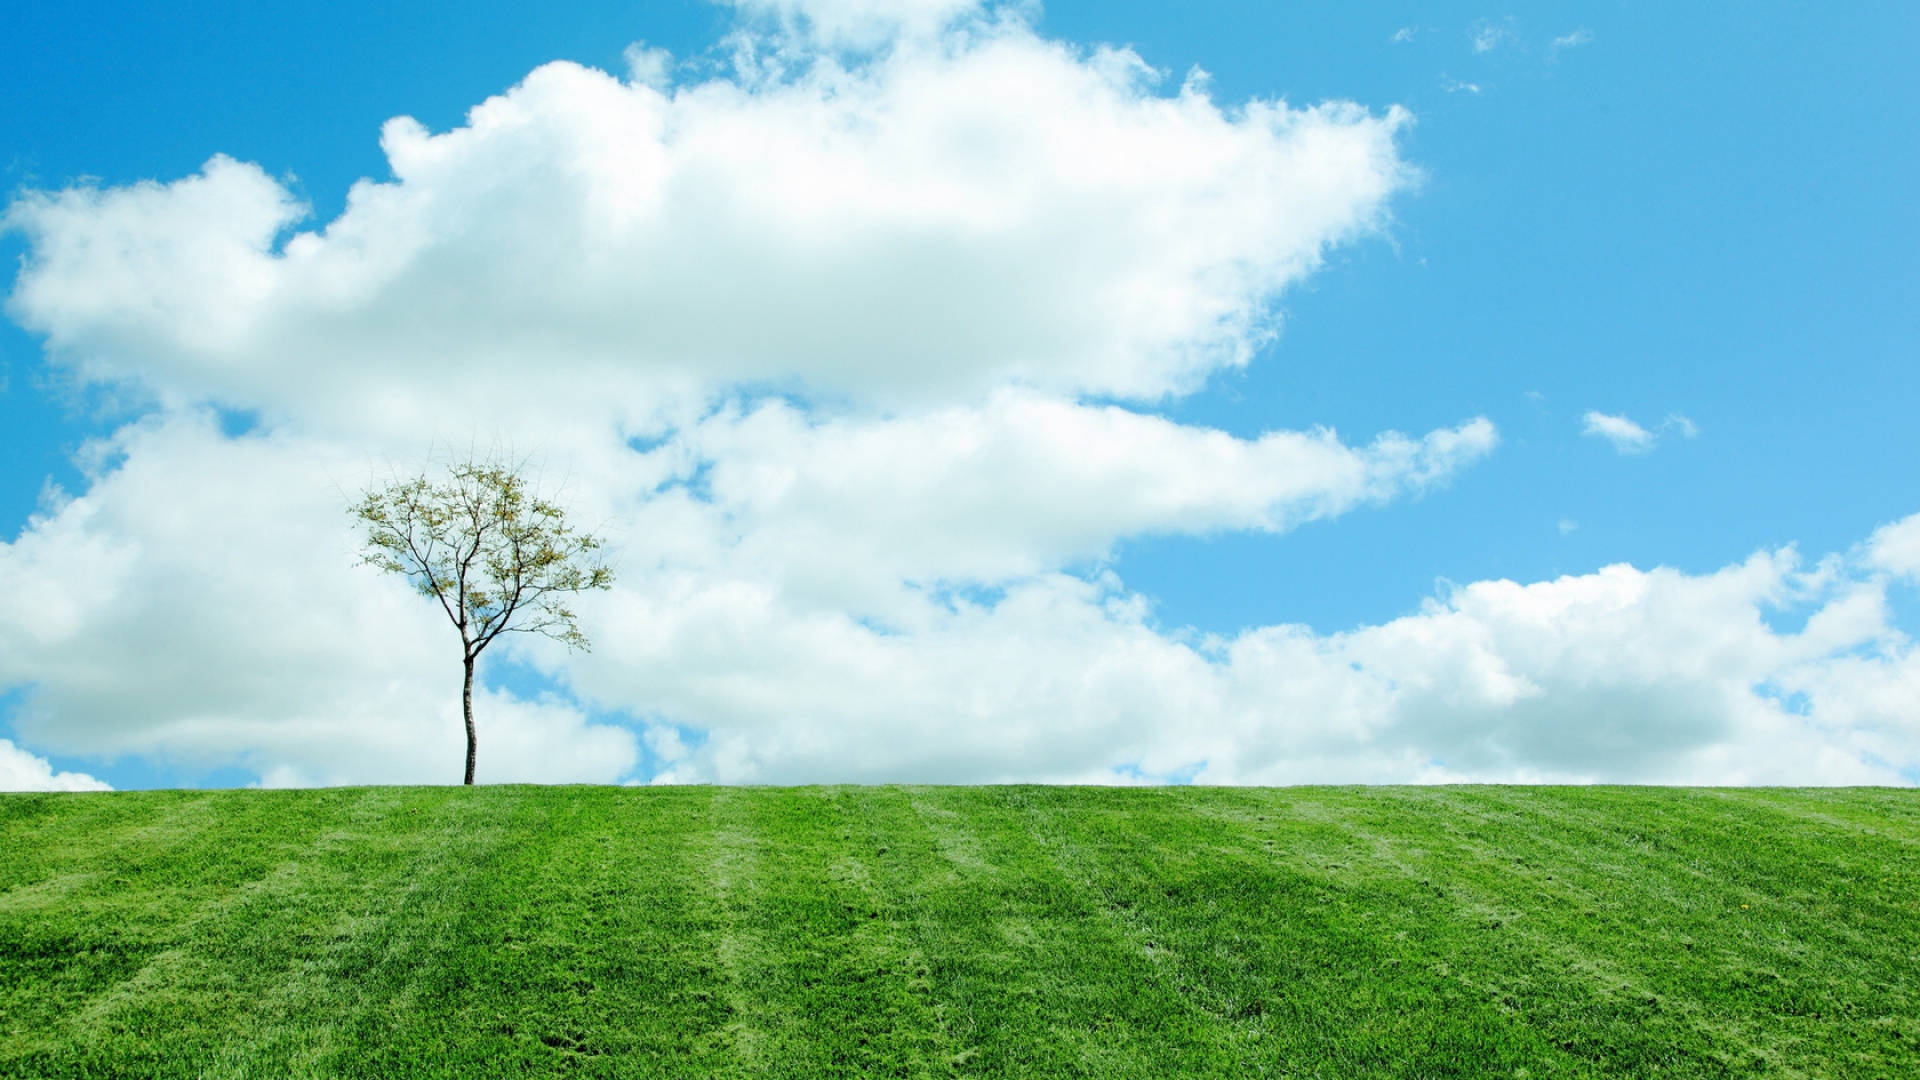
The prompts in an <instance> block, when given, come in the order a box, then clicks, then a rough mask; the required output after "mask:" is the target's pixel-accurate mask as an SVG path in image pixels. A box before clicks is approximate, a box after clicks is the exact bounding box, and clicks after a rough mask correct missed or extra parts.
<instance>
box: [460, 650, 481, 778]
mask: <svg viewBox="0 0 1920 1080" xmlns="http://www.w3.org/2000/svg"><path fill="white" fill-rule="evenodd" d="M460 711H461V712H463V713H465V714H466V717H467V780H466V782H467V784H468V785H469V786H471V785H472V784H473V751H474V747H475V744H476V742H477V740H476V739H475V737H474V733H473V657H471V656H469V657H467V681H466V683H465V684H464V685H462V686H461V688H460Z"/></svg>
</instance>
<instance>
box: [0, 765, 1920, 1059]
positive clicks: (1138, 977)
mask: <svg viewBox="0 0 1920 1080" xmlns="http://www.w3.org/2000/svg"><path fill="white" fill-rule="evenodd" d="M546 1075H570V1076H746V1075H755V1076H758V1075H766V1076H928V1077H947V1076H999V1077H1029V1076H1138V1077H1176V1076H1294V1077H1312V1076H1318V1077H1358V1076H1408V1077H1414V1076H1433V1077H1438V1076H1472V1077H1481V1076H1532V1077H1549V1076H1553V1077H1558V1076H1685V1077H1691V1076H1726V1077H1750V1076H1782V1077H1787V1076H1830V1077H1874V1076H1887V1077H1914V1076H1920V795H1916V794H1915V793H1913V792H1906V791H1889V790H1852V791H1806V790H1738V791H1724V790H1698V789H1659V788H1627V789H1622V788H1509V787H1464V788H1458V787H1456V788H1339V789H1329V788H1318V789H1314V788H1307V789H1281V790H1268V789H1259V790H1245V789H1241V790H1236V789H1157V790H1102V789H1086V788H1034V787H1007V788H900V787H885V788H866V787H860V788H798V789H725V788H719V789H716V788H680V789H654V790H631V789H630V790H619V789H604V788H538V787H499V788H479V789H473V790H461V789H444V788H441V789H428V788H366V789H348V790H330V791H309V792H241V791H230V792H137V793H121V794H100V795H92V794H89V795H7V796H0V1076H9V1077H11V1076H20V1077H41V1076H46V1077H64V1076H178V1077H262V1078H266V1077H274V1078H278V1077H287V1076H327V1077H334V1076H341V1077H351V1076H366V1077H413V1076H435V1077H442V1076H443V1077H491V1076H546Z"/></svg>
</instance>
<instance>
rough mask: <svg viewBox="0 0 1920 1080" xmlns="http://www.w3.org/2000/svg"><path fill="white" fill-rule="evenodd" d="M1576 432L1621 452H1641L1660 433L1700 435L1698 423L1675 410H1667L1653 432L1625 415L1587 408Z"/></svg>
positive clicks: (1650, 446) (1686, 435)
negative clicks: (1669, 411)
mask: <svg viewBox="0 0 1920 1080" xmlns="http://www.w3.org/2000/svg"><path fill="white" fill-rule="evenodd" d="M1581 425H1582V426H1581V429H1580V433H1581V434H1583V435H1591V436H1594V437H1595V438H1601V439H1605V440H1607V441H1608V442H1610V443H1612V444H1613V448H1614V449H1615V450H1618V451H1619V452H1620V453H1622V454H1644V453H1646V452H1648V451H1650V450H1652V449H1653V448H1654V447H1655V446H1657V445H1659V442H1660V434H1661V433H1662V432H1668V431H1677V432H1679V433H1680V435H1681V437H1682V438H1687V439H1692V438H1696V437H1698V436H1699V434H1700V426H1699V425H1698V424H1695V423H1694V422H1693V421H1692V420H1689V419H1687V418H1686V417H1684V416H1682V415H1680V414H1679V413H1668V414H1667V418H1666V419H1665V420H1663V421H1661V423H1660V427H1659V429H1658V430H1657V431H1650V430H1648V429H1647V428H1644V427H1641V426H1640V425H1639V424H1637V423H1634V422H1633V421H1632V420H1630V419H1628V418H1627V417H1625V416H1615V415H1612V414H1610V413H1603V412H1599V411H1597V410H1592V409H1589V410H1588V411H1587V413H1586V415H1585V416H1583V417H1582V418H1581Z"/></svg>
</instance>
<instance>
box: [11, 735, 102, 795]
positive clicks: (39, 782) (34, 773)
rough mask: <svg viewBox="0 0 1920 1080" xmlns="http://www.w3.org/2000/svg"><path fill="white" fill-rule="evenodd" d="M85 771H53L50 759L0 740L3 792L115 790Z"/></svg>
mask: <svg viewBox="0 0 1920 1080" xmlns="http://www.w3.org/2000/svg"><path fill="white" fill-rule="evenodd" d="M112 790H113V788H112V786H111V785H108V784H105V783H102V782H101V781H99V780H95V779H94V778H93V777H91V776H88V775H87V774H86V773H76V772H54V771H53V766H52V765H50V764H48V763H47V759H45V758H43V757H38V756H35V755H33V754H29V753H27V752H26V751H25V750H22V749H20V748H19V747H17V746H15V745H13V742H12V741H11V740H8V739H0V791H112Z"/></svg>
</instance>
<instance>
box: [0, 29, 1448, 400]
mask: <svg viewBox="0 0 1920 1080" xmlns="http://www.w3.org/2000/svg"><path fill="white" fill-rule="evenodd" d="M750 6H751V7H753V9H754V10H756V11H757V10H761V9H765V10H768V11H775V12H786V11H788V10H789V9H794V5H790V4H762V5H750ZM923 7H924V8H925V10H924V11H923V12H922V15H924V17H925V18H927V19H934V18H935V17H936V16H939V17H941V18H947V17H951V16H953V15H955V14H956V13H958V14H959V15H961V16H963V18H962V20H961V21H960V22H958V23H951V24H948V23H941V24H939V25H943V26H945V27H946V31H945V32H944V33H939V34H920V35H917V36H912V37H899V38H893V39H889V40H890V41H891V44H890V46H889V47H888V48H887V49H885V50H883V51H881V52H879V53H878V54H877V55H873V56H871V57H867V58H864V59H861V60H859V61H857V62H856V61H848V62H846V63H843V62H842V61H841V60H840V59H838V58H836V56H835V55H834V54H831V53H818V52H807V53H804V54H803V58H804V59H805V60H806V63H805V64H804V65H798V66H795V65H794V64H793V63H791V62H790V63H789V64H788V65H787V66H783V67H781V68H779V69H778V70H777V71H775V72H771V73H770V72H768V71H766V70H764V69H763V68H761V67H746V68H743V69H742V70H738V71H736V72H735V73H734V74H733V75H732V76H731V77H721V78H714V79H710V80H708V81H705V82H698V83H694V84H691V85H684V86H678V87H671V88H669V89H668V90H667V91H664V92H663V91H662V90H660V89H657V88H656V87H655V86H653V85H649V84H648V83H647V82H644V81H643V82H637V83H627V82H622V81H620V80H619V79H617V78H615V77H613V76H611V75H608V74H606V73H603V72H599V71H594V70H591V69H588V68H584V67H580V66H578V65H575V64H570V63H554V64H549V65H546V66H544V67H541V68H539V69H537V70H536V71H534V72H532V73H531V74H530V75H528V76H527V78H526V79H525V80H524V81H523V82H522V83H521V84H520V85H518V86H516V87H514V88H513V89H511V90H509V91H508V92H506V93H504V94H502V95H500V96H498V97H495V98H491V99H489V100H488V101H486V102H484V103H482V104H481V105H479V106H477V107H476V108H475V109H474V110H473V111H472V113H471V114H470V116H469V117H468V121H467V123H466V125H465V126H463V127H461V128H458V129H455V130H453V131H448V132H443V133H438V134H436V133H432V132H429V131H427V130H426V129H424V128H423V127H421V126H420V125H419V124H418V123H416V122H414V121H413V120H411V119H408V118H405V117H401V118H397V119H395V120H392V121H390V122H389V123H388V124H387V125H386V126H385V128H384V130H383V132H382V135H381V145H382V147H383V149H384V150H385V152H386V155H387V159H388V162H389V165H390V167H391V169H392V172H393V178H392V179H391V180H389V181H386V182H374V181H362V182H361V183H359V184H356V185H355V186H354V188H353V190H352V192H351V193H350V195H349V198H348V202H347V207H346V210H345V212H344V213H342V214H341V215H340V216H339V217H338V218H337V219H335V220H334V221H332V222H329V223H326V224H325V226H324V228H319V229H313V230H308V231H299V232H290V231H289V230H291V229H293V227H294V226H295V225H296V224H297V223H299V222H301V221H303V220H304V218H305V216H306V213H307V211H306V208H305V207H304V206H302V205H301V204H300V203H299V201H298V200H297V198H296V197H295V196H294V195H293V194H292V192H291V191H289V190H288V189H287V188H286V187H285V186H284V185H283V184H281V183H280V182H279V181H277V180H275V179H273V178H272V177H270V176H268V175H267V174H266V173H265V172H264V171H263V170H262V169H260V168H259V167H258V166H256V165H252V164H247V163H243V162H240V161H236V160H233V159H231V158H228V157H223V156H216V157H214V158H213V159H211V160H210V161H209V162H208V163H207V165H206V166H205V167H204V169H203V170H202V171H201V172H200V173H199V174H197V175H195V176H191V177H188V178H185V179H182V180H177V181H173V182H171V183H164V184H163V183H144V184H138V185H134V186H131V187H126V188H117V189H107V190H101V189H96V188H90V187H75V188H69V189H66V190H63V191H57V192H43V193H34V194H29V195H28V196H26V197H24V198H22V199H21V200H19V201H18V202H16V203H15V204H14V205H13V206H12V207H11V208H10V209H9V210H8V211H7V214H6V223H7V225H9V226H10V227H12V228H14V229H17V230H19V231H21V232H22V233H24V234H25V235H26V237H27V239H28V241H29V243H30V245H31V248H30V255H29V258H28V261H27V264H26V266H25V267H24V269H23V270H22V272H21V274H20V275H19V277H18V279H17V281H16V284H15V288H14V292H13V296H12V299H11V303H10V306H9V311H10V312H11V313H12V314H13V316H14V317H15V318H16V319H17V320H18V321H20V322H21V323H22V324H23V325H25V326H27V327H28V328H30V329H32V330H35V331H37V332H39V333H42V334H44V335H45V336H46V338H47V343H48V350H49V355H50V356H51V357H52V358H53V359H54V360H55V361H56V362H58V363H61V364H63V365H66V366H68V367H69V368H71V369H72V370H74V371H76V372H78V373H79V374H80V375H81V376H82V377H84V378H87V379H96V380H131V381H134V382H136V383H138V384H140V385H142V386H144V387H145V388H146V389H148V390H150V391H151V392H153V393H154V394H156V395H157V396H159V397H160V398H161V399H162V400H164V401H174V402H177V401H181V400H214V401H219V402H222V403H226V404H233V405H238V406H241V407H247V408H262V407H264V408H269V409H277V410H280V411H282V412H284V413H286V414H287V415H294V414H296V413H297V414H299V415H300V416H301V417H302V418H311V417H313V416H314V415H315V414H316V413H317V412H318V411H319V410H321V409H322V408H325V407H328V406H331V407H332V409H333V412H334V414H335V415H334V416H333V417H332V419H334V420H336V421H339V422H341V423H343V424H361V423H367V422H376V423H377V422H385V423H386V424H387V425H388V426H390V427H392V428H394V429H396V430H401V429H405V428H407V427H413V426H418V425H420V424H422V423H423V422H430V421H432V420H434V419H437V418H439V417H440V416H444V415H447V414H459V415H466V414H470V413H474V412H486V411H488V410H489V409H490V408H491V409H493V411H500V410H499V409H498V407H497V406H494V405H492V403H493V402H497V401H499V400H502V399H503V398H504V399H506V400H509V401H512V402H513V403H514V405H515V407H519V406H520V405H521V403H523V402H524V400H525V399H524V397H523V396H522V395H523V392H524V390H525V389H526V386H527V384H529V383H532V384H536V385H537V386H538V387H539V388H540V393H539V398H538V400H541V401H546V402H552V404H553V408H554V409H555V411H557V412H562V413H577V412H579V411H581V410H590V411H591V413H592V414H593V415H595V416H596V417H598V416H604V415H606V414H607V413H608V412H609V411H610V410H613V406H612V404H611V403H613V402H618V403H620V405H621V407H620V408H619V409H618V410H617V411H618V412H620V413H622V414H623V415H622V416H621V417H620V419H621V420H623V421H624V422H629V423H635V424H640V423H645V422H648V421H649V420H650V419H652V417H653V414H654V411H655V410H656V409H658V408H659V407H660V406H659V401H660V399H661V398H662V397H663V396H672V395H675V394H680V393H684V392H686V391H687V390H688V389H689V388H692V389H693V390H695V391H697V392H706V393H711V392H714V391H715V389H716V388H724V387H727V386H731V385H735V384H738V383H740V382H742V381H750V382H769V383H778V384H782V385H790V386H797V387H799V388H801V389H803V390H804V391H806V392H807V393H808V394H810V395H815V396H819V395H827V396H839V397H847V398H852V399H855V400H858V401H864V402H874V403H879V404H884V405H889V406H901V405H912V404H927V403H936V402H953V401H969V400H978V399H979V398H980V397H982V396H984V395H985V394H987V393H990V392H992V391H993V390H994V389H995V388H998V387H1002V386H1006V385H1018V386H1022V387H1026V388H1029V389H1033V390H1037V391H1043V392H1049V393H1055V394H1063V395H1080V394H1095V395H1102V396H1107V397H1115V398H1122V399H1130V400H1140V401H1149V400H1153V399H1156V398H1160V397H1162V396H1164V395H1167V394H1172V393H1181V392H1185V391H1190V390H1193V389H1195V388H1196V387H1197V386H1198V385H1199V384H1200V382H1201V381H1202V380H1204V379H1205V378H1206V377H1207V376H1208V375H1209V374H1210V373H1213V372H1216V371H1219V370H1221V369H1223V368H1232V367H1236V366H1240V365H1243V364H1245V363H1246V362H1247V360H1248V359H1249V358H1250V357H1251V356H1252V355H1253V353H1254V351H1255V350H1256V349H1258V348H1259V347H1260V346H1261V345H1262V344H1264V343H1265V342H1266V341H1268V340H1269V339H1270V338H1271V337H1272V335H1273V334H1274V332H1275V328H1276V322H1275V316H1274V311H1273V301H1274V300H1275V298H1276V297H1277V296H1278V295H1279V294H1280V292H1281V291H1282V290H1283V289H1284V288H1285V287H1286V286H1288V285H1289V284H1291V283H1293V282H1296V281H1298V280H1300V279H1301V278H1302V277H1304V276H1305V275H1306V274H1308V273H1310V272H1312V271H1313V269H1314V268H1315V267H1316V266H1318V265H1319V263H1320V260H1321V258H1322V255H1323V252H1324V251H1325V250H1326V249H1327V248H1328V247H1329V246H1330V245H1333V244H1336V243H1340V242H1343V241H1347V240H1351V239H1353V238H1355V237H1358V236H1360V235H1363V234H1365V233H1367V232H1369V231H1371V230H1374V229H1377V228H1378V227H1379V226H1380V225H1381V224H1382V223H1383V222H1384V221H1385V220H1386V214H1387V204H1388V200H1389V198H1390V197H1391V196H1393V195H1394V194H1395V193H1396V192H1399V191H1401V190H1403V189H1405V188H1406V187H1407V186H1408V185H1409V184H1410V183H1411V182H1412V180H1413V179H1414V173H1413V171H1412V170H1411V169H1410V168H1408V167H1407V166H1406V165H1405V164H1404V163H1403V162H1402V161H1401V159H1400V157H1399V155H1398V153H1397V150H1396V146H1395V139H1396V136H1397V135H1398V133H1399V132H1401V131H1402V130H1403V129H1404V128H1405V127H1406V125H1407V124H1408V123H1409V117H1408V115H1407V114H1406V113H1405V112H1403V111H1401V110H1399V109H1388V110H1386V111H1385V112H1383V113H1375V112H1370V111H1368V110H1366V109H1363V108H1361V107H1359V106H1357V105H1353V104H1349V103H1325V104H1320V105H1313V106H1307V107H1303V108H1295V107H1291V106H1289V105H1287V104H1285V103H1280V102H1270V101H1261V100H1254V101H1248V102H1245V103H1241V104H1237V105H1232V106H1225V107H1223V106H1222V105H1220V104H1218V103H1216V102H1214V101H1212V100H1211V99H1210V98H1209V97H1208V96H1207V95H1206V93H1205V91H1204V89H1203V88H1202V87H1201V86H1199V85H1198V84H1191V83H1190V84H1188V85H1186V86H1183V87H1179V88H1174V89H1172V90H1170V91H1169V90H1167V89H1166V88H1163V87H1162V86H1161V85H1160V84H1161V83H1162V81H1163V76H1162V74H1161V73H1159V72H1157V71H1155V70H1153V69H1152V68H1150V67H1148V66H1147V65H1146V64H1145V63H1144V62H1143V61H1141V59H1140V58H1139V57H1138V56H1136V55H1135V54H1133V53H1132V52H1129V51H1127V50H1124V49H1112V48H1100V49H1095V50H1092V51H1091V52H1083V51H1080V50H1076V49H1072V48H1069V47H1067V46H1064V45H1061V44H1059V43H1055V42H1050V41H1047V40H1044V39H1042V38H1040V37H1039V36H1037V35H1036V34H1035V33H1034V32H1033V31H1032V30H1031V29H1029V28H1028V27H1026V26H1025V25H1024V24H1022V23H1020V22H1018V21H1017V20H1012V19H1000V18H988V17H986V16H985V15H980V14H977V13H975V14H974V15H971V16H968V14H967V13H968V12H970V11H971V10H972V9H971V7H970V6H969V5H951V4H929V5H923ZM843 9H844V10H843ZM796 10H797V9H796ZM804 10H805V11H807V12H810V13H811V18H812V20H813V21H812V23H811V24H817V25H821V26H832V27H841V26H846V27H855V26H864V25H867V22H868V21H869V20H870V19H879V15H878V14H876V13H879V12H884V11H892V10H894V9H893V8H892V7H891V6H888V5H872V4H851V3H850V4H844V5H838V4H835V5H818V4H810V5H807V6H806V7H805V8H804ZM914 10H915V11H920V10H921V9H920V8H918V7H916V8H915V9H914ZM885 22H886V20H881V21H880V23H877V24H876V25H882V24H885ZM747 40H763V39H753V38H748V39H747ZM779 43H781V44H782V45H783V47H787V48H793V47H796V46H793V44H792V42H790V41H787V40H786V39H779ZM741 62H742V63H743V64H747V63H749V62H750V60H747V59H743V60H742V61H741ZM658 76H659V71H658V67H657V65H655V66H652V67H649V68H648V71H647V77H648V78H657V77H658ZM529 357H539V358H540V362H541V363H542V364H543V365H560V366H559V367H557V368H555V367H552V366H547V367H543V371H542V374H543V375H544V376H545V377H544V378H539V379H530V378H528V377H527V376H526V373H525V371H524V368H525V365H526V364H527V363H528V362H529V359H528V358H529ZM576 386H585V387H591V388H592V389H591V390H590V391H585V390H583V391H575V392H572V393H569V392H568V389H567V388H568V387H576ZM369 414H370V415H369ZM363 417H364V419H362V418H363Z"/></svg>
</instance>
